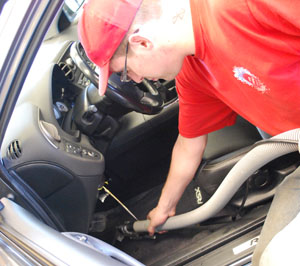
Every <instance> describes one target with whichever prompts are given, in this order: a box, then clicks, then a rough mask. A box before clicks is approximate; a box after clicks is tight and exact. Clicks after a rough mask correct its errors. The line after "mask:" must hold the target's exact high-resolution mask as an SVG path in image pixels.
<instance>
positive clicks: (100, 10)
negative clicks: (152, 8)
mask: <svg viewBox="0 0 300 266" xmlns="http://www.w3.org/2000/svg"><path fill="white" fill-rule="evenodd" d="M142 1H143V0H89V1H88V2H87V3H86V4H85V5H84V7H83V13H82V15H81V17H80V19H79V23H78V35H79V40H80V42H81V44H82V46H83V48H84V50H85V52H86V54H87V56H88V57H89V59H90V60H91V61H92V62H94V63H95V64H96V65H97V66H98V67H99V68H100V73H99V93H100V95H104V93H105V91H106V87H107V81H108V78H109V76H110V74H111V73H110V71H109V61H110V59H111V58H112V56H113V54H114V53H115V51H116V50H117V48H118V47H119V45H120V43H121V42H122V40H123V38H124V36H125V35H126V33H127V31H128V30H129V28H130V26H131V24H132V22H133V19H134V18H135V15H136V13H137V11H138V10H139V7H140V5H141V3H142Z"/></svg>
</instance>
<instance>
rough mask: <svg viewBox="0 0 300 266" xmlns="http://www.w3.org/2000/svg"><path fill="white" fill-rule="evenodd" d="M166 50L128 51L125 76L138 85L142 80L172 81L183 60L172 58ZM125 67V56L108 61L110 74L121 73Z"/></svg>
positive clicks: (171, 54) (172, 55)
mask: <svg viewBox="0 0 300 266" xmlns="http://www.w3.org/2000/svg"><path fill="white" fill-rule="evenodd" d="M174 55H176V53H172V52H171V51H168V50H166V49H162V48H160V49H151V50H144V51H143V52H140V51H135V50H134V49H133V50H132V49H130V46H129V52H128V56H127V74H128V76H129V77H130V78H131V79H132V80H133V81H135V82H137V83H139V82H141V81H142V80H143V79H144V78H146V79H149V80H158V79H165V80H172V79H174V78H175V77H176V76H177V74H178V73H179V71H180V69H181V66H182V62H183V58H180V57H179V56H177V57H176V56H174ZM124 66H125V55H124V56H120V57H116V58H114V59H112V60H111V61H110V70H111V71H112V72H121V71H123V69H124Z"/></svg>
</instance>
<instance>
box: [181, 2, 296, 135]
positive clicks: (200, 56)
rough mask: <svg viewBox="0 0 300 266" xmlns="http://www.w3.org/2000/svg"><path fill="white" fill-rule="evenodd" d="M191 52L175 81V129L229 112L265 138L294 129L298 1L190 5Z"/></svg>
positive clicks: (194, 129)
mask: <svg viewBox="0 0 300 266" xmlns="http://www.w3.org/2000/svg"><path fill="white" fill-rule="evenodd" d="M190 3H191V10H192V19H193V28H194V36H195V42H196V53H195V55H194V56H188V57H186V58H185V60H184V63H183V67H182V69H181V72H180V73H179V75H178V76H177V78H176V84H177V90H178V95H179V110H180V111H179V132H180V134H181V135H183V136H184V137H188V138H192V137H196V136H200V135H203V134H207V133H209V132H212V131H214V130H217V129H220V128H222V127H225V126H228V125H232V124H233V123H234V122H235V117H236V114H239V115H241V116H242V117H244V118H245V119H247V120H248V121H250V122H251V123H252V124H254V125H256V126H257V127H259V128H261V129H262V130H264V131H266V132H267V133H269V134H271V135H276V134H278V133H280V132H284V131H287V130H290V129H294V128H298V127H300V1H299V0H190Z"/></svg>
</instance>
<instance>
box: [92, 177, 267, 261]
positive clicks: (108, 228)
mask: <svg viewBox="0 0 300 266" xmlns="http://www.w3.org/2000/svg"><path fill="white" fill-rule="evenodd" d="M161 188H162V185H159V186H156V187H155V188H152V189H150V190H148V191H146V192H144V193H142V194H140V195H138V196H136V197H134V198H132V199H130V200H128V201H126V202H125V205H126V206H127V207H128V208H129V209H130V211H131V212H132V213H133V214H134V215H135V216H136V217H137V218H138V219H139V220H144V219H146V216H147V213H148V212H149V210H151V209H152V208H153V207H155V206H156V203H157V200H158V198H159V196H160V192H161ZM193 190H194V184H193V182H192V183H191V184H190V185H189V186H188V188H187V189H186V191H185V193H184V195H183V196H182V198H181V200H180V202H179V203H178V206H177V214H180V213H185V212H188V211H190V210H192V209H194V208H195V207H197V206H196V205H195V203H194V202H193V198H194V197H191V195H192V194H194V192H193ZM99 204H100V203H99ZM267 210H268V205H262V206H258V207H256V208H254V209H252V210H245V211H244V212H242V213H239V214H238V215H237V213H236V210H235V209H233V208H232V207H230V206H227V207H225V208H224V209H223V210H222V211H221V212H220V213H219V214H217V215H216V216H215V217H214V218H212V219H210V220H209V221H207V222H204V223H202V224H196V225H193V226H189V227H187V228H183V229H177V230H172V231H169V232H166V233H164V234H156V236H155V239H152V238H149V237H148V235H147V234H142V235H141V237H140V238H139V239H130V238H128V237H125V238H123V237H122V236H121V235H120V233H119V231H118V230H116V227H117V226H119V225H123V224H124V223H125V222H126V221H134V219H133V218H132V217H131V216H130V215H129V214H128V213H127V212H126V211H125V210H124V209H123V208H122V207H121V206H117V207H115V208H112V209H110V210H107V211H103V212H97V213H96V214H95V219H94V222H93V224H92V231H91V232H90V234H91V235H93V236H95V237H98V238H100V239H101V240H104V241H106V242H108V243H110V244H112V245H114V246H116V247H117V248H119V249H120V250H123V251H124V252H126V253H127V254H129V255H131V256H132V257H134V258H136V259H137V260H139V261H141V262H142V263H144V264H146V265H165V264H168V263H169V262H170V261H173V262H172V263H171V265H176V263H175V264H174V261H177V260H178V261H182V260H191V256H187V258H184V257H185V256H186V254H188V253H191V254H193V256H194V257H199V256H201V254H202V255H203V254H205V253H207V252H208V251H209V250H210V249H212V247H213V246H215V247H217V246H220V245H222V243H223V244H224V243H227V242H228V241H230V240H233V239H234V238H235V237H237V235H238V234H241V233H242V232H244V231H249V230H251V228H253V229H254V228H257V227H258V226H261V225H262V223H263V220H264V217H265V216H266V213H267ZM240 214H242V215H240ZM233 217H234V218H233ZM183 250H185V251H184V252H183ZM162 261H164V263H163V264H161V263H162ZM179 264H180V263H179Z"/></svg>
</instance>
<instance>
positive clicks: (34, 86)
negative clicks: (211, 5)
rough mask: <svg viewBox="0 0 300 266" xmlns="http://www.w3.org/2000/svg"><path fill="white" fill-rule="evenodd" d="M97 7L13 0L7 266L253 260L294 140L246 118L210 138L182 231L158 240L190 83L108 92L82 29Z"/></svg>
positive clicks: (8, 39)
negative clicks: (155, 221) (156, 217)
mask: <svg viewBox="0 0 300 266" xmlns="http://www.w3.org/2000/svg"><path fill="white" fill-rule="evenodd" d="M83 5H84V0H68V1H67V0H66V1H63V0H57V1H50V0H35V1H33V0H26V1H25V0H23V1H17V0H16V1H13V0H6V1H2V2H1V3H0V12H1V16H0V35H1V40H2V41H1V42H2V44H1V46H2V53H1V57H0V66H1V74H0V110H1V111H0V121H1V122H0V132H1V133H0V139H1V164H0V169H1V170H0V182H1V183H0V184H1V185H0V192H1V195H0V198H1V200H0V217H1V223H0V239H1V243H0V246H1V249H0V251H1V261H2V262H1V263H3V265H251V258H252V254H253V250H254V248H255V246H256V244H257V241H258V239H259V237H260V233H261V230H262V227H263V224H264V221H265V219H266V216H267V213H268V210H269V208H270V205H271V202H272V198H273V196H274V194H275V191H276V188H277V187H278V185H279V184H280V183H281V182H282V180H284V178H285V177H286V176H288V175H289V174H291V173H293V172H294V171H295V170H296V169H297V167H298V166H299V164H300V163H299V162H300V160H299V153H298V152H297V149H298V147H297V145H293V144H291V143H290V144H289V145H290V146H291V148H288V149H283V150H282V149H280V148H278V149H276V151H273V150H272V149H271V150H268V147H273V146H272V145H277V144H278V142H280V144H282V145H284V142H285V141H287V142H288V140H289V138H288V137H286V135H280V136H279V137H277V138H276V137H275V138H272V139H271V140H264V139H262V137H261V135H260V134H259V132H258V130H257V128H256V127H255V126H254V125H252V124H250V123H249V122H247V121H246V120H244V119H243V118H242V117H238V118H237V122H236V124H235V125H233V126H230V127H226V128H224V129H221V130H218V131H216V132H213V133H210V134H209V137H208V144H207V148H206V151H205V154H204V158H203V160H202V162H201V165H200V166H199V168H198V170H197V173H196V175H195V177H194V179H193V180H192V182H191V183H190V184H189V186H188V187H187V189H186V191H185V192H184V194H183V196H182V198H181V200H180V202H179V204H178V207H177V214H176V215H177V216H175V217H172V218H170V219H168V221H167V222H166V225H165V226H166V227H165V228H166V229H167V231H168V232H165V233H163V234H158V233H157V234H155V235H154V236H151V237H150V236H149V235H148V233H147V225H148V222H147V221H146V217H147V213H148V212H149V211H150V210H151V209H152V208H154V207H155V206H156V204H157V202H158V198H159V196H160V192H161V189H162V186H163V184H164V181H165V178H166V176H167V173H168V169H169V164H170V160H171V153H172V147H173V145H174V143H175V141H176V138H177V136H178V111H179V107H178V96H177V92H176V83H175V81H174V80H172V81H166V80H158V81H152V80H146V79H144V80H143V81H142V82H141V83H139V84H138V83H135V82H133V81H130V82H128V83H123V82H121V81H120V75H119V73H114V74H113V75H112V76H111V77H110V79H109V84H108V87H107V92H106V94H105V95H104V96H100V95H99V93H98V90H97V84H98V74H97V67H96V66H95V65H94V64H93V63H92V62H91V61H89V59H88V58H87V56H86V55H85V52H84V49H83V47H82V46H81V44H80V41H79V39H78V34H77V23H78V18H79V16H80V14H81V12H82V8H83ZM288 136H289V135H288ZM294 142H297V141H296V140H295V141H294ZM294 144H295V143H294ZM265 145H267V148H265ZM290 146H289V147H290ZM241 169H243V171H241ZM161 229H164V227H161Z"/></svg>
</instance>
